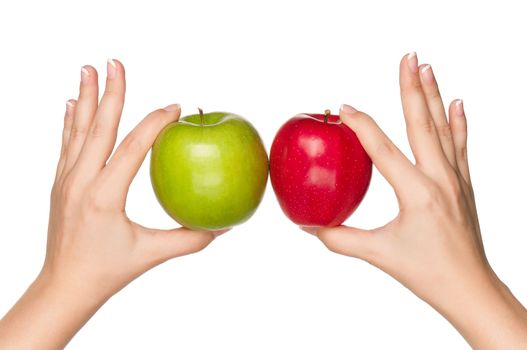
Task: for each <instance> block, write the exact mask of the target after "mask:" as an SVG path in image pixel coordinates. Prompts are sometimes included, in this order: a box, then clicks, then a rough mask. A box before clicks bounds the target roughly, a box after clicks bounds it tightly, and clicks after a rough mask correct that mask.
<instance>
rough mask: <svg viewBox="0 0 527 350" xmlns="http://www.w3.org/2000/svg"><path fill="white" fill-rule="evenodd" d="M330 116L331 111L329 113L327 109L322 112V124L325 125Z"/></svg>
mask: <svg viewBox="0 0 527 350" xmlns="http://www.w3.org/2000/svg"><path fill="white" fill-rule="evenodd" d="M330 114H331V111H330V110H329V109H326V110H325V111H324V123H326V124H327V122H328V118H329V115H330Z"/></svg>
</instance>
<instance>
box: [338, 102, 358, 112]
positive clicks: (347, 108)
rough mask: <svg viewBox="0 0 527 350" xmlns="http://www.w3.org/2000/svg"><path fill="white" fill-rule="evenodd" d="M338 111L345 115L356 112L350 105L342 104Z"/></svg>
mask: <svg viewBox="0 0 527 350" xmlns="http://www.w3.org/2000/svg"><path fill="white" fill-rule="evenodd" d="M340 111H341V112H342V113H347V114H353V113H356V112H357V110H356V109H355V108H353V107H351V106H350V105H347V104H344V103H343V104H341V105H340Z"/></svg>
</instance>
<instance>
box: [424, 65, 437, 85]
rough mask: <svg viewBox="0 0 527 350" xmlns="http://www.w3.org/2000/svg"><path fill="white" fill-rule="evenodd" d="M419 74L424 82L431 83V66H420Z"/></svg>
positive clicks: (432, 77) (432, 73)
mask: <svg viewBox="0 0 527 350" xmlns="http://www.w3.org/2000/svg"><path fill="white" fill-rule="evenodd" d="M421 76H422V77H423V80H424V82H425V83H428V84H430V83H432V82H433V81H434V72H433V71H432V66H431V65H429V64H427V65H424V66H423V67H422V68H421Z"/></svg>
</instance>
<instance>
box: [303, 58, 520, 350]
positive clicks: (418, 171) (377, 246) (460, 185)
mask: <svg viewBox="0 0 527 350" xmlns="http://www.w3.org/2000/svg"><path fill="white" fill-rule="evenodd" d="M400 88H401V99H402V105H403V111H404V116H405V120H406V126H407V133H408V140H409V142H410V146H411V149H412V152H413V154H414V157H415V164H413V163H412V162H410V160H409V159H408V158H407V157H406V156H405V155H403V153H402V152H401V151H400V150H399V149H398V148H397V147H396V146H395V145H394V144H393V143H392V141H391V140H390V139H389V138H388V137H387V136H386V135H385V134H384V133H383V131H382V130H381V129H380V128H379V127H378V126H377V124H376V123H375V122H374V120H373V119H372V118H371V117H369V116H368V115H366V114H365V113H362V112H359V111H357V110H355V109H354V108H352V107H350V106H348V105H342V108H341V111H340V117H341V119H342V121H343V122H344V123H345V124H346V125H348V126H349V127H350V128H351V129H352V130H353V131H354V132H355V133H356V134H357V136H358V138H359V139H360V141H361V143H362V145H363V146H364V148H365V149H366V151H367V153H368V154H369V155H370V157H371V159H372V161H373V163H374V164H375V166H376V168H377V169H378V170H379V172H380V173H381V174H382V175H383V176H384V177H385V178H386V180H387V181H388V182H389V183H390V185H391V186H392V187H393V188H394V191H395V194H396V196H397V199H398V202H399V209H400V211H399V214H398V215H397V217H396V218H395V219H393V220H392V221H391V222H389V223H387V224H386V225H384V226H382V227H379V228H376V229H372V230H362V229H357V228H350V227H346V226H339V227H334V228H320V229H312V228H304V230H306V231H308V232H310V233H314V234H316V235H317V236H318V238H319V239H320V240H321V241H322V242H323V243H324V244H325V245H326V246H327V247H328V248H329V249H330V250H331V251H333V252H336V253H339V254H344V255H348V256H353V257H357V258H360V259H363V260H366V261H367V262H369V263H371V264H373V265H375V266H377V267H379V268H380V269H382V270H384V271H385V272H387V273H388V274H390V275H391V276H393V277H394V278H395V279H397V280H398V281H400V282H401V283H402V284H403V285H405V286H406V287H407V288H409V289H410V290H411V291H412V292H414V293H415V294H416V295H417V296H419V297H420V298H422V299H423V300H424V301H426V302H427V303H429V304H430V305H431V306H432V307H434V308H435V309H436V310H437V311H439V312H440V313H441V314H443V315H444V316H445V317H446V318H447V319H448V320H449V321H450V322H451V323H452V324H453V325H454V326H455V327H456V328H457V329H458V330H459V331H460V332H461V334H462V335H463V336H464V337H465V338H466V339H467V341H468V342H469V343H470V344H471V345H472V346H473V347H474V348H477V349H518V348H527V311H526V310H525V308H524V307H523V306H522V305H521V304H520V303H519V302H518V301H517V300H516V299H515V298H514V296H513V295H512V294H511V293H510V291H509V290H508V288H507V287H506V286H505V285H504V284H503V283H502V282H501V281H500V280H499V279H498V278H497V276H496V275H495V274H494V272H493V270H492V268H491V267H490V265H489V264H488V262H487V259H486V256H485V251H484V249H483V242H482V239H481V234H480V227H479V222H478V216H477V212H476V204H475V200H474V192H473V190H472V185H471V181H470V173H469V166H468V161H467V122H466V118H465V113H464V109H463V102H462V101H461V100H455V101H453V102H452V103H451V104H450V107H449V113H448V114H449V118H448V119H447V116H446V113H445V108H444V106H443V102H442V99H441V95H440V93H439V89H438V86H437V83H436V80H435V78H434V74H433V71H432V68H431V66H430V65H420V66H419V65H418V62H417V56H416V54H415V53H410V54H408V55H406V56H405V57H404V58H403V59H402V61H401V64H400ZM521 345H523V347H521Z"/></svg>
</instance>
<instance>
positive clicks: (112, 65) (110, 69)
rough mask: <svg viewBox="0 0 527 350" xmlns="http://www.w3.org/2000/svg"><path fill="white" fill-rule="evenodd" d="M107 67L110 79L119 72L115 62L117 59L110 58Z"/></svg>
mask: <svg viewBox="0 0 527 350" xmlns="http://www.w3.org/2000/svg"><path fill="white" fill-rule="evenodd" d="M106 68H107V76H108V79H113V78H115V74H116V73H117V65H116V64H115V61H114V60H112V59H111V58H108V62H107V64H106Z"/></svg>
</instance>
